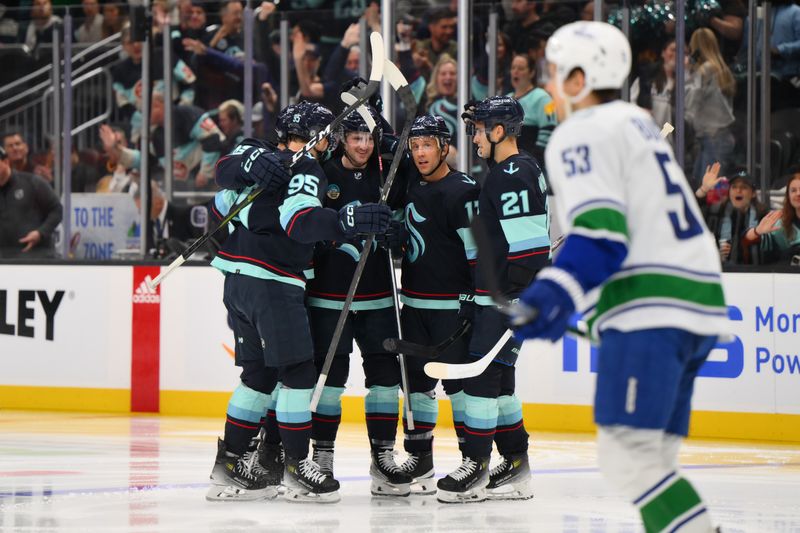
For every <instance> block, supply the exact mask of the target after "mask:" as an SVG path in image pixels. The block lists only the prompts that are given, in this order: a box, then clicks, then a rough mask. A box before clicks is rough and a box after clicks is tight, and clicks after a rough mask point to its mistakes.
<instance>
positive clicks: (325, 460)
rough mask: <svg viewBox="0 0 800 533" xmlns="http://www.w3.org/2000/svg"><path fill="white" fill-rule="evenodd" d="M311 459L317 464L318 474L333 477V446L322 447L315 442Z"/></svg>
mask: <svg viewBox="0 0 800 533" xmlns="http://www.w3.org/2000/svg"><path fill="white" fill-rule="evenodd" d="M331 444H333V443H331ZM311 459H312V460H313V461H314V462H315V463H317V466H318V467H319V471H320V472H322V473H323V474H325V475H326V476H328V477H331V478H332V477H333V446H324V445H320V444H319V443H316V442H315V443H314V444H313V452H312V455H311Z"/></svg>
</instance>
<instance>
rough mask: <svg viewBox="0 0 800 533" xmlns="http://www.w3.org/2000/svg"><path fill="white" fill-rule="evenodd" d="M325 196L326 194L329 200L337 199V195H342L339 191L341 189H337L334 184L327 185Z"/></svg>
mask: <svg viewBox="0 0 800 533" xmlns="http://www.w3.org/2000/svg"><path fill="white" fill-rule="evenodd" d="M327 194H328V198H330V199H331V200H336V199H337V198H339V195H341V194H342V191H341V189H339V186H338V185H336V184H335V183H332V184H330V185H328V192H327Z"/></svg>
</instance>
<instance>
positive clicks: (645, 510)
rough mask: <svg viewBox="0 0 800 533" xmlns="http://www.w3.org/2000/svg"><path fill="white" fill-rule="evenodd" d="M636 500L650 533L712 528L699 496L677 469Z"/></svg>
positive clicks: (646, 528)
mask: <svg viewBox="0 0 800 533" xmlns="http://www.w3.org/2000/svg"><path fill="white" fill-rule="evenodd" d="M633 503H634V505H636V507H638V508H639V512H640V513H641V515H642V521H643V522H644V528H645V531H647V533H656V532H659V531H676V530H680V531H686V532H694V531H697V532H700V531H703V532H705V531H711V530H712V529H713V528H712V526H711V518H710V517H709V515H708V512H706V506H705V504H704V503H703V500H702V499H701V498H700V495H699V494H697V491H695V490H694V487H692V485H691V483H689V481H687V480H686V479H685V478H682V477H681V476H680V475H679V474H678V473H677V472H672V473H670V474H669V475H667V477H665V478H664V479H662V480H661V481H659V482H658V483H656V484H655V485H654V486H652V487H650V488H649V489H648V490H647V491H646V492H645V493H644V494H642V495H641V496H640V497H639V498H637V499H636V500H635V501H634V502H633Z"/></svg>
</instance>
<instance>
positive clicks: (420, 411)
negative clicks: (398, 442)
mask: <svg viewBox="0 0 800 533" xmlns="http://www.w3.org/2000/svg"><path fill="white" fill-rule="evenodd" d="M411 411H412V414H413V415H414V430H413V431H409V429H408V421H407V420H406V417H405V416H404V417H403V431H404V432H405V441H404V446H405V449H406V451H407V452H429V451H431V450H432V449H433V428H435V427H436V419H437V418H438V416H439V404H438V403H437V402H436V397H435V396H434V392H433V391H430V392H412V393H411Z"/></svg>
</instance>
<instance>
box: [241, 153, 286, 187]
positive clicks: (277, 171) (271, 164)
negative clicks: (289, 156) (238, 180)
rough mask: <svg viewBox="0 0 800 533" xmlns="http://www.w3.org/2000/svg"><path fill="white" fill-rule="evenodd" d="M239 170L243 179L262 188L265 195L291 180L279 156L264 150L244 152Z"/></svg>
mask: <svg viewBox="0 0 800 533" xmlns="http://www.w3.org/2000/svg"><path fill="white" fill-rule="evenodd" d="M241 170H242V174H244V178H245V179H248V181H251V182H253V183H255V184H256V185H258V186H259V187H262V188H263V189H264V191H265V192H266V193H267V194H270V193H273V192H275V191H277V190H278V189H280V188H281V187H283V186H284V185H286V184H287V183H289V180H290V179H291V178H292V175H291V174H290V172H289V169H288V168H286V165H285V164H284V162H283V160H282V159H281V158H280V155H279V154H277V153H275V152H271V151H269V150H266V149H265V148H253V149H251V150H248V151H247V152H245V154H244V157H243V158H242V165H241Z"/></svg>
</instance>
